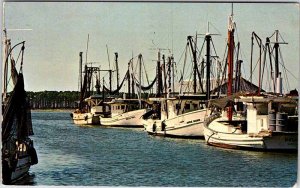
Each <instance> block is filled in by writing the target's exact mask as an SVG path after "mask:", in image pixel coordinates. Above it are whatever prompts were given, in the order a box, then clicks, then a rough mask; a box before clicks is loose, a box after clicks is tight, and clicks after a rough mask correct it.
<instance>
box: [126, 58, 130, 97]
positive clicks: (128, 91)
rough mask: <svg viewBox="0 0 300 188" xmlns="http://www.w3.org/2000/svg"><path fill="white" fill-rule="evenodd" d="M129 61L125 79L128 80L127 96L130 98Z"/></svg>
mask: <svg viewBox="0 0 300 188" xmlns="http://www.w3.org/2000/svg"><path fill="white" fill-rule="evenodd" d="M130 62H131V60H130V61H129V62H128V74H127V80H128V98H129V99H130V97H131V90H130V89H131V88H130V85H131V83H130Z"/></svg>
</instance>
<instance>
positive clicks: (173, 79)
mask: <svg viewBox="0 0 300 188" xmlns="http://www.w3.org/2000/svg"><path fill="white" fill-rule="evenodd" d="M171 61H172V92H173V93H174V92H175V73H174V64H175V62H174V57H173V54H172V57H171Z"/></svg>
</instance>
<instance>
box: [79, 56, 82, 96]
mask: <svg viewBox="0 0 300 188" xmlns="http://www.w3.org/2000/svg"><path fill="white" fill-rule="evenodd" d="M79 82H80V89H79V91H82V52H79Z"/></svg>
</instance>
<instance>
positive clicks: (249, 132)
mask: <svg viewBox="0 0 300 188" xmlns="http://www.w3.org/2000/svg"><path fill="white" fill-rule="evenodd" d="M234 27H235V24H234V22H233V18H232V15H231V16H230V18H229V28H228V37H229V39H228V46H229V48H228V58H227V59H228V61H227V62H228V83H227V84H228V85H227V86H228V88H227V90H228V91H227V97H225V98H221V99H215V100H211V101H210V102H209V109H210V110H211V115H210V116H209V117H208V118H206V120H205V123H204V136H205V141H206V143H207V144H209V145H213V146H218V147H223V148H232V149H246V150H261V151H296V150H297V148H298V115H297V114H298V112H297V106H298V105H297V104H298V96H288V95H284V94H283V93H282V78H281V75H280V73H279V69H278V57H277V55H278V53H275V68H276V69H275V74H274V77H275V79H274V89H275V91H274V92H272V93H270V92H269V93H267V92H264V93H261V90H260V88H261V81H260V80H261V76H260V75H261V72H259V89H258V91H257V92H255V93H232V84H233V83H232V72H233V49H234V35H233V34H234ZM277 36H278V31H276V41H275V52H276V51H277V52H278V47H279V42H278V37H277ZM269 43H270V41H269V40H268V38H267V44H269ZM265 49H267V48H265ZM270 57H271V54H270ZM251 59H252V57H251ZM259 70H260V69H259ZM251 71H252V69H251Z"/></svg>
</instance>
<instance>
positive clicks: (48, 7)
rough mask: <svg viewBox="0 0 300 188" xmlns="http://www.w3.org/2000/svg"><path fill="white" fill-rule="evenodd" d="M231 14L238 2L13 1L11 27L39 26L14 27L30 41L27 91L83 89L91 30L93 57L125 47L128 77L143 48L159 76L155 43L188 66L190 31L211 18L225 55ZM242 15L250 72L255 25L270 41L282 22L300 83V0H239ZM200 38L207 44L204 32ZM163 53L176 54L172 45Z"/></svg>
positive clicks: (293, 83)
mask: <svg viewBox="0 0 300 188" xmlns="http://www.w3.org/2000/svg"><path fill="white" fill-rule="evenodd" d="M230 13H231V4H230V3H211V4H209V3H111V2H110V3H108V2H89V3H88V2H76V3H74V2H72V3H67V2H51V3H50V2H37V3H35V2H6V3H5V27H6V28H8V29H16V28H26V29H32V30H30V31H8V35H9V37H10V38H11V39H12V42H13V43H17V42H19V41H22V40H25V41H26V50H25V65H24V74H25V82H26V83H25V84H26V90H28V91H44V90H58V91H64V90H77V88H78V61H79V56H78V53H79V52H80V51H83V52H84V60H85V51H86V43H87V36H88V34H89V36H90V41H89V53H88V61H93V62H99V63H100V64H101V68H108V60H107V59H108V58H107V52H106V45H107V46H108V50H109V55H110V61H111V63H113V61H114V52H118V53H119V66H120V67H121V70H120V77H123V76H124V74H125V72H126V70H127V63H128V61H129V59H130V58H131V57H132V54H133V55H134V56H136V55H138V54H139V53H142V55H143V58H144V62H145V64H146V68H147V69H148V74H149V78H150V80H152V79H153V78H154V76H155V66H156V62H155V61H153V60H155V59H157V50H151V48H158V47H159V48H169V49H173V54H174V58H175V61H176V62H177V64H178V69H179V70H180V69H181V68H182V65H183V62H182V61H183V60H182V59H181V62H179V59H180V57H181V55H182V53H183V50H184V48H185V45H186V41H187V40H186V38H187V36H188V35H194V34H195V33H196V32H197V33H206V32H207V22H210V23H211V24H212V26H211V27H210V32H212V33H219V34H221V35H220V36H214V37H213V40H214V44H215V46H216V50H217V53H218V55H219V56H220V57H223V54H224V50H225V45H226V37H227V22H228V16H229V14H230ZM234 19H235V22H236V24H237V38H236V41H240V43H241V50H242V58H243V61H244V67H243V72H242V74H243V75H244V77H246V78H249V65H250V46H251V44H250V41H251V33H252V31H255V32H256V33H257V34H258V35H259V36H260V37H261V38H262V39H263V41H265V38H266V37H268V36H270V35H272V34H273V32H274V31H275V30H276V29H277V30H279V31H280V33H281V35H282V37H283V38H284V40H285V41H286V42H288V45H282V46H281V50H282V54H283V58H284V63H285V66H286V68H287V69H288V70H289V71H290V73H289V75H288V76H289V83H290V89H294V88H296V87H298V85H299V84H298V79H297V78H298V77H299V74H298V72H299V6H298V5H297V4H295V3H290V4H287V3H285V4H274V3H268V4H261V3H259V4H257V3H242V4H239V3H235V4H234ZM198 40H199V41H200V42H199V44H202V40H203V39H198ZM163 53H165V54H166V55H168V52H167V51H164V52H163ZM255 60H257V59H255ZM179 70H178V71H179ZM178 75H179V74H178ZM178 75H177V76H178ZM293 75H294V76H293ZM295 77H296V78H295ZM256 80H257V79H254V80H253V81H254V82H255V81H256ZM285 86H286V85H285Z"/></svg>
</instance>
